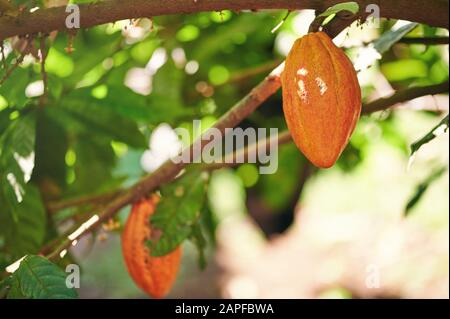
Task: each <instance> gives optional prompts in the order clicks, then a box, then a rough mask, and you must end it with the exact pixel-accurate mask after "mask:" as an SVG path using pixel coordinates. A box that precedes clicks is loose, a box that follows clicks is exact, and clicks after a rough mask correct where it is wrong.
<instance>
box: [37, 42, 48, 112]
mask: <svg viewBox="0 0 450 319" xmlns="http://www.w3.org/2000/svg"><path fill="white" fill-rule="evenodd" d="M46 38H47V37H46V36H45V35H42V36H41V39H40V51H41V75H42V82H43V86H44V92H43V93H42V95H41V97H40V99H39V103H40V105H41V106H44V105H45V104H46V103H47V95H48V77H47V72H46V71H45V61H46V60H47V53H48V51H47V48H46V45H45V40H46Z"/></svg>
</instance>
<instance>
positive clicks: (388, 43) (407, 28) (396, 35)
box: [373, 22, 418, 54]
mask: <svg viewBox="0 0 450 319" xmlns="http://www.w3.org/2000/svg"><path fill="white" fill-rule="evenodd" d="M417 26H418V23H415V22H411V23H409V24H406V25H404V26H402V27H401V28H398V29H397V30H395V31H394V30H390V31H388V32H385V33H383V35H382V36H380V37H379V38H378V39H377V40H376V41H374V43H373V47H374V48H375V50H377V51H378V52H379V53H380V54H383V53H385V52H387V51H388V50H389V49H390V48H391V47H392V46H393V45H394V44H395V43H397V42H398V41H400V40H401V39H402V38H403V37H404V36H405V35H406V34H408V33H409V32H411V31H412V30H413V29H414V28H415V27H417Z"/></svg>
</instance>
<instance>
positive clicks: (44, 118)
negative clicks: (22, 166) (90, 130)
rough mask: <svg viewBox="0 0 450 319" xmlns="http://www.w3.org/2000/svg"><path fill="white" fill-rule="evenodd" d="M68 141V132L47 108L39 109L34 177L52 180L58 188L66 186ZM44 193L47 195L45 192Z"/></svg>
mask: <svg viewBox="0 0 450 319" xmlns="http://www.w3.org/2000/svg"><path fill="white" fill-rule="evenodd" d="M68 142H69V139H68V134H67V132H65V130H64V128H62V127H61V126H60V125H58V124H57V123H56V122H55V120H53V119H52V118H50V117H49V116H48V114H47V108H43V109H41V110H39V112H38V116H37V123H36V147H35V149H36V166H35V168H34V170H33V178H35V179H36V180H38V181H46V182H49V181H51V182H52V183H55V185H56V186H57V187H58V188H60V189H61V188H64V186H65V185H66V171H67V166H66V162H65V157H66V153H67V150H68ZM41 191H43V188H41ZM43 195H44V197H45V193H44V194H43Z"/></svg>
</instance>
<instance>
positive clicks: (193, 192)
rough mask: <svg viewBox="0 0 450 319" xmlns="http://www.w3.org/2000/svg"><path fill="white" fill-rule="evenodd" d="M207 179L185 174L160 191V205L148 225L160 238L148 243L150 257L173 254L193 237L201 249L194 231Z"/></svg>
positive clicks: (197, 174) (204, 176)
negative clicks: (179, 246)
mask: <svg viewBox="0 0 450 319" xmlns="http://www.w3.org/2000/svg"><path fill="white" fill-rule="evenodd" d="M206 181H207V175H206V174H205V173H202V172H197V171H196V172H192V173H189V174H187V175H185V176H183V177H181V178H179V179H178V180H176V181H175V182H173V183H171V184H169V185H167V186H165V187H163V188H162V189H161V195H162V198H161V201H160V202H159V204H158V206H157V209H156V213H155V214H154V215H153V217H152V218H151V225H152V228H154V229H155V230H156V231H157V232H161V236H160V237H159V238H156V239H154V240H151V241H150V242H149V245H150V247H151V252H152V255H153V256H163V255H166V254H168V253H169V252H171V251H173V250H174V249H175V248H176V247H177V246H178V245H180V244H181V243H182V242H183V241H184V240H185V239H186V238H188V237H189V236H191V234H192V235H193V236H194V238H195V240H196V242H197V243H198V245H199V247H200V248H202V247H203V246H204V244H203V241H204V240H203V238H202V237H201V236H200V232H199V229H198V228H196V226H197V224H198V222H199V221H200V217H201V215H200V214H201V211H202V207H203V205H204V200H205V195H206Z"/></svg>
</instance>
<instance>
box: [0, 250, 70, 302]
mask: <svg viewBox="0 0 450 319" xmlns="http://www.w3.org/2000/svg"><path fill="white" fill-rule="evenodd" d="M7 284H8V285H9V286H10V288H9V292H8V295H7V297H8V298H11V299H74V298H77V297H78V295H77V292H76V291H75V289H73V288H67V285H66V274H65V273H64V272H63V271H62V270H61V269H59V268H58V267H57V266H55V265H54V264H52V263H51V262H50V261H48V260H47V259H45V258H43V257H40V256H27V257H25V258H24V259H23V260H22V261H21V262H20V267H19V268H18V269H17V270H16V271H15V272H14V274H13V275H12V276H11V278H10V279H8V282H7Z"/></svg>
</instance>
